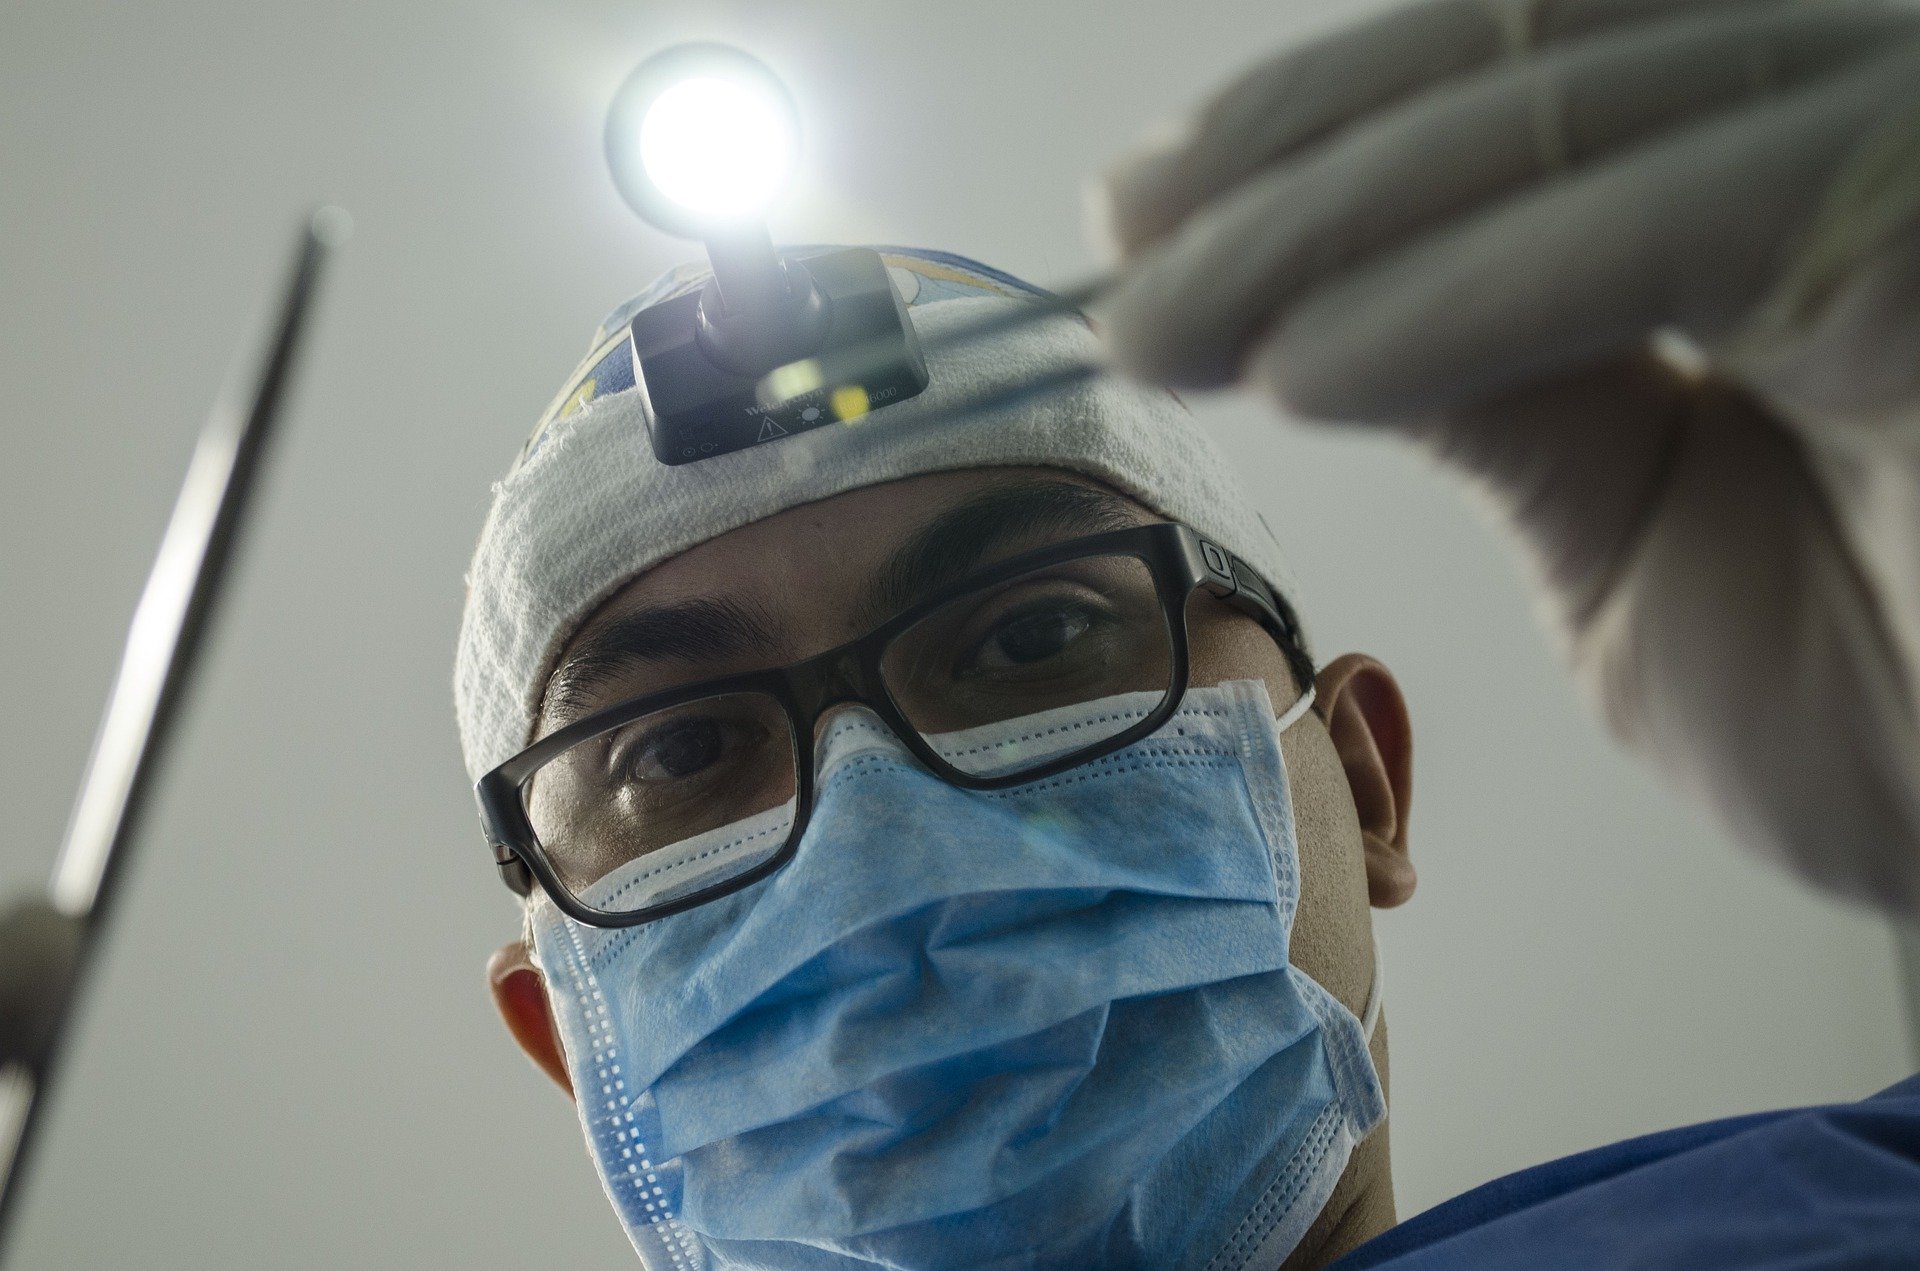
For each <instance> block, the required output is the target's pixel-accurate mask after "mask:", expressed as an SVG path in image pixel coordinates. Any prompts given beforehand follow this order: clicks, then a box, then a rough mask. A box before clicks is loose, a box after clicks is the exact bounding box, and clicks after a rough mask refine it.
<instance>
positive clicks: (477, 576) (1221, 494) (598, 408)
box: [454, 248, 1285, 780]
mask: <svg viewBox="0 0 1920 1271" xmlns="http://www.w3.org/2000/svg"><path fill="white" fill-rule="evenodd" d="M878 250H879V251H880V254H881V257H882V259H883V260H885V262H886V263H887V265H888V269H889V273H890V274H891V275H892V277H893V279H894V283H895V285H896V286H898V287H899V288H900V291H901V294H902V295H903V297H904V298H905V299H906V300H907V303H908V305H909V313H910V314H911V316H912V319H913V324H914V327H915V329H916V330H917V331H918V332H919V335H920V338H921V340H922V341H923V342H924V343H925V344H926V345H927V365H928V369H929V371H930V372H931V375H932V382H931V383H930V384H929V385H928V387H927V389H926V391H925V392H923V393H921V394H920V395H919V396H918V397H915V398H912V399H910V400H908V401H904V402H900V403H898V404H896V405H891V406H886V407H883V408H881V409H879V410H876V411H874V412H873V413H872V414H870V415H868V416H866V417H865V418H863V419H860V420H858V421H855V422H851V423H844V424H840V423H836V424H828V425H826V426H824V427H820V428H815V429H813V430H811V431H808V432H803V433H796V434H794V435H792V436H789V437H785V438H781V439H778V440H775V441H772V442H769V443H766V444H763V445H758V446H751V447H749V448H747V449H745V450H738V451H734V452H732V453H730V454H723V455H719V456H716V457H714V458H710V459H702V460H698V461H696V462H693V463H687V464H681V465H667V464H663V463H661V462H660V461H659V460H658V459H657V458H655V457H654V453H653V448H652V445H651V443H650V441H649V438H648V433H647V425H646V407H645V405H644V403H643V400H642V398H643V394H641V393H640V392H638V391H636V390H635V389H634V388H633V387H632V367H631V362H630V361H629V360H627V358H628V355H627V352H626V323H627V321H628V320H629V319H630V318H631V317H632V315H633V314H634V313H635V312H636V311H637V310H638V309H639V308H641V307H644V306H645V305H648V304H653V303H657V302H658V301H660V300H663V299H666V298H668V297H669V296H671V295H674V294H678V293H679V292H682V291H684V290H686V289H688V288H689V287H692V286H697V285H699V283H700V282H701V281H702V280H703V276H702V274H701V273H700V272H699V271H695V270H692V269H690V268H683V269H681V270H677V271H675V272H674V273H672V274H669V275H667V277H665V278H663V279H661V280H660V282H658V283H656V284H655V285H654V286H653V287H652V288H651V289H649V290H648V291H647V292H645V293H643V294H642V295H641V296H639V297H637V298H636V299H634V300H633V301H630V302H628V303H627V304H625V305H623V306H621V307H620V308H619V309H617V310H615V311H614V313H613V314H612V315H610V316H609V317H608V319H607V321H606V322H605V323H604V324H602V326H601V328H600V331H599V332H598V333H597V334H596V336H595V339H594V343H593V347H592V349H591V351H590V352H589V353H588V356H587V359H586V360H585V361H584V362H582V363H581V365H580V368H579V369H578V370H576V371H575V373H574V374H573V376H571V377H570V378H569V379H568V381H567V384H566V386H565V387H564V388H563V390H562V392H561V393H560V395H559V397H557V398H556V399H555V402H554V405H553V406H552V407H551V408H549V410H548V412H547V415H546V417H545V418H543V419H542V420H541V422H540V426H539V427H538V428H537V429H536V430H535V432H534V434H533V437H532V438H531V439H530V440H529V441H528V443H527V446H526V449H525V450H524V451H523V452H522V453H521V456H520V458H519V460H518V461H517V462H516V463H515V464H514V467H513V469H512V471H510V472H509V473H508V474H507V477H506V479H505V480H503V481H501V482H500V483H498V484H497V485H496V486H495V487H494V491H493V507H492V510H491V511H490V512H489V513H488V514H487V520H486V525H485V527H484V528H483V529H482V530H481V532H480V544H479V547H478V548H477V549H476V550H475V552H474V557H473V565H472V567H471V569H470V570H469V571H468V574H467V603H466V610H465V612H464V614H463V615H462V619H461V623H460V640H459V648H458V652H457V654H456V658H455V664H454V701H455V707H456V710H457V712H458V716H459V722H460V744H461V748H462V751H463V752H464V754H465V757H466V764H467V772H468V774H469V775H470V776H471V777H472V778H473V779H475V780H478V779H479V778H480V776H481V775H482V774H484V773H485V772H487V771H488V770H490V769H492V768H494V767H496V766H497V765H499V764H501V763H503V762H505V761H506V760H507V759H509V758H511V757H512V756H513V755H514V754H515V753H516V752H517V751H519V750H521V749H522V748H524V747H525V746H526V745H527V744H528V743H529V742H530V741H532V740H533V736H532V733H533V728H534V724H535V721H536V718H537V716H538V713H539V708H540V698H541V694H542V691H543V686H544V684H545V682H546V679H547V676H548V675H549V674H551V672H552V668H553V664H554V662H555V660H556V659H557V657H558V656H559V652H560V650H561V648H562V647H564V645H565V644H566V642H567V640H568V639H569V638H571V636H572V635H573V633H574V632H575V631H576V630H577V629H578V628H579V626H580V624H581V623H582V622H583V621H584V620H585V619H586V618H587V617H588V616H589V615H590V614H592V613H593V611H594V610H595V609H596V608H597V607H598V606H599V605H600V604H601V603H602V602H603V601H605V600H606V599H607V598H608V597H609V596H611V595H612V594H613V593H614V592H616V591H618V590H619V589H620V587H621V586H622V585H623V584H625V583H626V582H628V581H629V580H631V579H632V578H633V577H634V576H635V575H637V574H639V573H641V572H642V571H644V570H646V569H648V568H650V567H651V566H653V565H656V564H658V563H660V562H661V561H663V560H666V559H667V558H668V557H670V556H673V555H675V554H677V553H679V552H683V551H685V550H686V549H687V548H689V547H693V546H695V545H696V544H699V543H703V542H705V541H706V540H708V539H711V538H714V537H716V536H718V535H721V534H725V533H726V532H727V531H728V530H732V529H737V528H739V527H740V526H742V525H746V524H748V523H750V522H753V521H758V520H760V519H762V518H764V517H768V516H771V515H773V514H774V513H776V512H780V511H783V510H785V509H787V508H790V507H795V506H797V505H799V504H802V503H810V502H813V501H815V500H817V499H824V498H828V497H830V496H832V495H836V494H840V493H843V492H845V491H847V490H853V489H857V488H859V487H861V486H869V485H877V484H879V483H881V482H884V481H893V480H897V479H899V478H901V477H910V476H916V475H919V474H921V473H929V472H945V471H951V470H954V469H963V468H987V467H1004V466H1014V465H1033V466H1044V467H1052V468H1059V469H1064V470H1066V471H1069V472H1074V473H1080V474H1083V475H1086V476H1089V477H1093V478H1095V479H1097V480H1099V481H1102V482H1105V483H1106V484H1107V485H1110V486H1112V487H1114V488H1115V489H1117V490H1119V491H1121V492H1122V493H1125V494H1127V495H1130V496H1132V497H1133V498H1135V499H1137V500H1139V501H1140V502H1141V503H1143V504H1145V505H1146V506H1147V507H1149V508H1151V509H1153V510H1154V511H1155V512H1157V513H1159V514H1160V515H1162V516H1166V517H1168V518H1171V519H1173V520H1176V521H1183V522H1185V523H1186V524H1188V525H1191V526H1192V527H1193V528H1195V529H1196V530H1199V531H1200V532H1202V533H1204V534H1206V535H1207V536H1208V537H1210V538H1212V539H1214V540H1216V541H1217V542H1219V543H1220V544H1221V545H1222V546H1224V547H1225V548H1227V549H1228V550H1229V551H1231V552H1233V553H1235V554H1236V555H1238V556H1240V557H1241V558H1242V559H1244V560H1245V561H1246V562H1247V563H1248V564H1250V565H1251V566H1253V568H1254V569H1256V570H1258V571H1259V572H1260V574H1261V576H1262V577H1263V578H1264V579H1265V580H1266V581H1267V582H1268V584H1269V585H1271V586H1275V587H1279V586H1282V585H1284V582H1285V577H1284V569H1283V567H1282V564H1281V560H1280V552H1279V547H1278V545H1277V544H1276V543H1275V542H1274V540H1273V536H1272V535H1271V534H1270V533H1268V532H1267V530H1266V527H1265V526H1264V525H1263V524H1262V523H1261V522H1260V520H1259V518H1258V516H1257V515H1256V514H1255V513H1254V512H1253V511H1252V510H1251V509H1250V508H1249V507H1248V505H1247V502H1246V500H1245V498H1244V496H1243V495H1242V492H1241V491H1240V489H1239V487H1238V486H1237V484H1236V483H1235V481H1234V480H1233V478H1232V476H1231V475H1230V474H1229V472H1228V470H1227V466H1226V463H1225V461H1224V459H1223V457H1222V456H1221V454H1220V453H1219V451H1218V450H1216V449H1215V448H1214V446H1213V444H1212V442H1211V441H1209V440H1208V439H1207V437H1206V436H1205V434H1203V433H1202V432H1201V431H1200V429H1199V428H1198V426H1197V425H1196V424H1195V423H1194V421H1193V418H1192V417H1191V416H1190V415H1189V414H1188V413H1187V411H1186V410H1185V409H1184V408H1183V407H1181V406H1180V404H1179V403H1178V402H1176V401H1174V400H1173V399H1172V398H1171V397H1169V396H1168V395H1167V394H1166V393H1164V392H1160V391H1157V390H1150V389H1145V388H1141V387H1138V386H1135V385H1133V384H1129V383H1127V382H1125V381H1122V380H1119V379H1115V378H1112V377H1103V378H1099V379H1095V380H1091V381H1086V382H1082V383H1081V384H1079V385H1077V386H1076V387H1074V388H1072V389H1068V390H1064V391H1061V392H1057V393H1051V394H1047V395H1045V396H1041V397H1037V398H1033V399H1029V400H1026V401H1022V402H1019V403H1018V404H1015V405H1011V406H1007V407H1004V408H1001V409H997V410H993V411H990V412H986V413H968V414H965V415H963V416H961V417H958V418H955V417H952V416H950V415H949V416H946V417H943V418H940V419H937V420H932V421H930V422H924V425H923V421H927V420H928V417H929V416H930V415H932V414H934V413H936V412H939V411H940V410H941V408H942V407H944V406H946V405H948V404H949V403H953V402H956V401H960V400H963V399H966V398H969V397H971V396H973V395H974V394H975V393H978V392H979V391H981V390H982V389H983V388H986V387H989V386H994V385H1002V384H1006V383H1008V382H1010V381H1013V380H1017V379H1025V378H1027V377H1031V376H1035V375H1040V374H1042V373H1044V372H1047V371H1049V370H1054V369H1058V368H1062V367H1065V366H1067V365H1069V364H1072V363H1077V362H1081V361H1084V360H1087V359H1089V358H1092V357H1097V356H1098V354H1099V344H1098V341H1097V339H1096V338H1095V336H1094V334H1093V333H1092V331H1090V330H1089V329H1088V327H1087V326H1086V324H1085V322H1083V321H1082V320H1081V319H1079V318H1077V317H1073V316H1060V317H1054V318H1049V319H1045V320H1042V321H1039V322H1035V323H1030V324H1027V325H1025V326H1023V327H1020V328H1019V329H1017V330H1015V331H1011V332H1006V333H1003V334H1001V335H999V336H996V337H993V338H989V339H985V340H981V341H979V342H977V343H972V344H968V345H966V346H964V347H962V348H959V349H954V350H946V349H943V348H941V347H940V343H939V341H940V337H941V335H942V333H943V332H946V331H949V330H952V329H953V328H955V327H957V326H963V325H966V324H968V323H970V322H973V321H976V320H978V319H980V318H982V317H985V316H987V315H990V314H993V313H997V312H1002V311H1005V310H1007V309H1008V308H1009V307H1011V306H1015V305H1020V304H1027V303H1032V301H1033V299H1034V297H1035V296H1036V295H1037V294H1039V293H1037V292H1036V291H1035V290H1034V289H1033V288H1031V287H1029V286H1028V285H1027V284H1024V283H1021V282H1020V281H1019V280H1017V279H1014V278H1010V277H1008V276H1007V275H1005V274H1002V273H999V272H998V271H996V270H992V269H989V268H987V267H986V266H983V265H980V264H977V263H976V262H973V261H969V260H965V259H963V258H961V257H957V256H950V255H947V254H946V253H942V252H925V251H915V250H908V249H899V248H880V249H878ZM797 254H800V255H804V254H805V253H797Z"/></svg>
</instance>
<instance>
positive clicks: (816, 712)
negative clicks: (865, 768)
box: [793, 647, 893, 732]
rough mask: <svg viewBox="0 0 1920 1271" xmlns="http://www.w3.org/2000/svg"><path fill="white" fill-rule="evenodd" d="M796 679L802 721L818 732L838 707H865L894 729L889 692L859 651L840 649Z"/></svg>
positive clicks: (797, 700)
mask: <svg viewBox="0 0 1920 1271" xmlns="http://www.w3.org/2000/svg"><path fill="white" fill-rule="evenodd" d="M796 669H797V670H802V671H803V673H801V674H797V675H796V676H795V677H794V684H793V694H794V699H795V704H796V705H798V706H799V708H800V718H801V721H802V722H803V723H804V724H805V725H806V727H807V729H808V730H809V731H812V732H817V731H818V730H819V727H820V720H821V717H822V716H824V715H825V714H826V713H827V712H828V711H831V710H832V709H833V708H834V707H836V706H850V705H851V706H864V707H866V708H867V709H868V710H870V711H872V712H873V713H874V714H876V715H878V716H879V717H880V718H881V719H882V720H883V721H884V722H885V723H886V724H887V725H888V726H889V727H892V726H893V720H892V714H893V712H892V710H891V708H890V706H889V704H888V702H887V697H886V689H885V688H884V687H883V686H882V685H881V684H880V681H879V676H878V675H877V674H875V673H874V672H873V671H872V670H871V669H869V667H868V666H867V664H866V663H865V661H864V660H863V659H862V658H861V657H860V653H859V650H858V649H856V648H851V647H850V648H844V649H837V650H834V651H833V652H831V653H828V654H826V655H825V656H823V657H822V658H821V659H820V660H819V661H817V662H813V663H810V664H808V665H807V666H806V667H805V668H803V669H802V668H796Z"/></svg>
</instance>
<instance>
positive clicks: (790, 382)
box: [756, 274, 1115, 407]
mask: <svg viewBox="0 0 1920 1271" xmlns="http://www.w3.org/2000/svg"><path fill="white" fill-rule="evenodd" d="M1114 280H1115V276H1114V275H1112V274H1102V275H1100V276H1099V277H1097V278H1089V279H1087V280H1085V281H1084V282H1081V283H1078V284H1076V285H1074V286H1072V287H1068V288H1067V289H1065V290H1064V291H1058V292H1054V293H1052V294H1050V295H1047V296H1044V297H1038V298H1036V299H1034V300H1032V301H1030V302H1028V303H1025V304H1022V305H1021V306H1020V307H1019V308H1017V309H1010V310H1007V311H1006V312H1003V313H995V314H992V315H990V316H988V317H985V318H980V319H978V320H976V321H974V322H969V323H967V324H966V325H964V326H958V327H955V328H953V329H952V330H951V331H947V332H944V333H942V334H941V335H940V336H939V337H938V338H931V339H927V340H924V341H922V342H921V348H922V349H923V350H925V351H929V352H931V351H933V350H936V349H952V348H958V347H960V346H962V345H966V344H972V343H973V342H975V341H977V340H984V339H987V338H989V337H992V336H996V335H1001V334H1004V333H1005V332H1008V331H1017V330H1019V329H1020V328H1021V327H1024V326H1026V325H1027V324H1029V323H1033V322H1040V321H1043V320H1045V319H1047V318H1052V317H1057V316H1058V315H1060V314H1063V313H1073V312H1075V311H1077V310H1079V309H1081V308H1083V307H1085V306H1086V305H1089V304H1091V303H1093V301H1095V300H1097V299H1098V298H1099V297H1100V295H1101V293H1102V292H1104V291H1106V289H1107V288H1108V287H1109V286H1110V285H1112V283H1113V282H1114ZM898 356H899V348H898V345H897V343H896V342H895V341H893V340H891V339H883V340H869V341H866V342H864V343H861V344H856V345H854V346H853V347H852V348H848V349H840V350H837V351H835V352H832V353H828V354H826V355H825V356H823V357H818V358H807V359H805V360H803V361H800V362H791V363H788V364H787V365H785V366H778V367H775V368H774V369H773V370H771V371H769V372H767V374H766V375H765V376H763V377H762V378H761V380H760V383H759V384H758V386H757V388H756V396H757V397H758V399H759V402H760V405H762V406H765V407H773V406H778V405H781V404H782V403H784V402H788V401H791V400H792V399H793V398H796V397H800V396H803V395H805V394H806V393H809V392H812V391H814V390H816V389H819V388H821V387H822V386H826V387H840V386H842V385H847V384H863V383H865V382H867V381H868V380H871V379H874V378H875V377H877V376H879V375H881V374H883V373H885V372H887V371H890V370H891V369H892V367H893V362H894V359H896V358H897V357H898ZM1083 378H1084V377H1083Z"/></svg>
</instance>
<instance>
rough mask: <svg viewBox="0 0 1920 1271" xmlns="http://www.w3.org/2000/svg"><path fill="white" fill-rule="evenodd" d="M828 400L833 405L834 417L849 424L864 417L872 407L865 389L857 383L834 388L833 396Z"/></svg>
mask: <svg viewBox="0 0 1920 1271" xmlns="http://www.w3.org/2000/svg"><path fill="white" fill-rule="evenodd" d="M828 401H829V402H830V403H831V404H832V406H833V416H834V418H835V419H838V420H839V421H840V422H841V423H845V424H851V423H853V422H854V421H855V420H857V419H860V418H862V417H864V416H865V415H866V413H867V412H868V411H869V410H870V409H872V403H871V402H870V401H869V400H868V399H867V390H866V389H864V388H862V387H860V386H859V385H858V384H849V385H847V386H846V387H845V388H836V389H834V390H833V396H832V397H830V398H828Z"/></svg>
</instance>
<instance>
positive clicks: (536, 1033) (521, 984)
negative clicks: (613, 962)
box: [487, 940, 573, 1099]
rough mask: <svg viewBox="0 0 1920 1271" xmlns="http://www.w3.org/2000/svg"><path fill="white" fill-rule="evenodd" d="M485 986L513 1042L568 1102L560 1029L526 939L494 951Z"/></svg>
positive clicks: (570, 1091)
mask: <svg viewBox="0 0 1920 1271" xmlns="http://www.w3.org/2000/svg"><path fill="white" fill-rule="evenodd" d="M487 987H488V988H490V989H492V990H493V1004H494V1006H495V1007H496V1008H497V1009H498V1010H499V1012H500V1018H501V1019H502V1020H503V1021H505V1023H506V1025H507V1031H508V1032H509V1033H512V1034H513V1040H514V1041H515V1042H516V1043H518V1044H519V1047H520V1049H521V1050H523V1051H525V1052H526V1055H527V1058H528V1059H531V1060H533V1063H534V1066H535V1067H536V1068H538V1069H539V1070H540V1071H541V1072H544V1073H546V1074H547V1076H549V1077H552V1078H553V1080H554V1082H555V1084H557V1085H558V1086H559V1087H560V1088H561V1089H562V1090H564V1091H566V1092H567V1097H568V1098H569V1099H571V1098H572V1097H573V1082H572V1081H571V1080H570V1079H569V1078H568V1077H567V1056H566V1051H565V1050H564V1049H563V1048H562V1047H561V1045H560V1030H559V1029H558V1028H556V1027H554V1023H553V1012H552V1010H551V1009H549V1008H548V1006H547V982H546V980H545V979H544V978H543V977H542V976H541V974H540V968H538V967H536V966H534V964H533V959H532V957H531V956H529V955H528V953H527V942H526V941H525V940H515V941H514V942H513V943H512V944H503V945H501V946H500V947H499V948H498V949H496V950H494V954H493V956H492V957H491V958H488V959H487Z"/></svg>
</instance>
